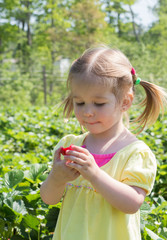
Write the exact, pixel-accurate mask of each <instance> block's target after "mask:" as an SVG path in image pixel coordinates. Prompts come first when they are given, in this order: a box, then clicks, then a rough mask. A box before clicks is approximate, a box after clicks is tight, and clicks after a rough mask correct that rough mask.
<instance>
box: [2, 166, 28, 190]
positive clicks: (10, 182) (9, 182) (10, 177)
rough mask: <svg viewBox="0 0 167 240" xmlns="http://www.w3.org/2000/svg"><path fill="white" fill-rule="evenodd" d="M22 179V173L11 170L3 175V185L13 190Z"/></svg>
mask: <svg viewBox="0 0 167 240" xmlns="http://www.w3.org/2000/svg"><path fill="white" fill-rule="evenodd" d="M23 178H24V173H23V171H21V170H13V171H10V172H8V173H6V174H5V185H6V186H8V187H9V188H13V187H14V186H15V185H17V184H18V183H20V182H21V181H22V180H23Z"/></svg>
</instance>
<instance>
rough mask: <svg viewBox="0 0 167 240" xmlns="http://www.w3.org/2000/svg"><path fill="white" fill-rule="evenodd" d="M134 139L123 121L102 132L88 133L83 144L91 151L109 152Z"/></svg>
mask: <svg viewBox="0 0 167 240" xmlns="http://www.w3.org/2000/svg"><path fill="white" fill-rule="evenodd" d="M136 140H137V139H136V137H135V136H134V135H133V134H132V133H130V132H129V131H128V130H127V129H126V128H125V126H124V125H123V123H120V124H118V125H115V126H114V128H113V129H110V131H107V132H106V133H103V134H102V133H101V134H91V133H89V134H88V136H87V137H86V139H85V142H84V144H85V145H86V148H87V149H88V150H89V151H90V152H91V153H95V154H110V153H113V152H117V151H119V150H120V149H121V148H123V147H125V146H126V145H128V144H130V143H132V142H133V141H136Z"/></svg>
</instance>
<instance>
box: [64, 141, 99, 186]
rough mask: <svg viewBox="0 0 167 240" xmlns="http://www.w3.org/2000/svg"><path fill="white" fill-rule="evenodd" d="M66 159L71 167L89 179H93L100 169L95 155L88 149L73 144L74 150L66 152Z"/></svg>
mask: <svg viewBox="0 0 167 240" xmlns="http://www.w3.org/2000/svg"><path fill="white" fill-rule="evenodd" d="M64 159H65V160H66V165H67V166H68V167H69V168H72V169H75V170H76V171H78V172H79V173H80V174H81V175H82V176H83V177H84V178H85V179H87V180H88V181H91V179H92V178H93V177H94V176H96V174H97V173H98V171H99V170H100V168H99V167H98V166H97V164H96V162H95V160H94V157H93V156H92V155H91V154H90V152H89V151H88V150H87V149H85V148H82V147H78V146H75V145H72V150H68V151H67V152H66V155H65V156H64Z"/></svg>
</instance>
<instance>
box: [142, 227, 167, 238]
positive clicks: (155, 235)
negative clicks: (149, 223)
mask: <svg viewBox="0 0 167 240" xmlns="http://www.w3.org/2000/svg"><path fill="white" fill-rule="evenodd" d="M145 230H146V232H147V233H148V235H149V236H150V237H151V239H152V240H164V239H163V238H161V237H159V236H158V235H157V234H155V233H154V232H153V231H151V230H150V229H148V228H146V227H145Z"/></svg>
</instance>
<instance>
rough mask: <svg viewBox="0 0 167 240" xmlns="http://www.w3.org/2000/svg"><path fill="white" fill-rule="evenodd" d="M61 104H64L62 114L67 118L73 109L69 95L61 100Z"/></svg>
mask: <svg viewBox="0 0 167 240" xmlns="http://www.w3.org/2000/svg"><path fill="white" fill-rule="evenodd" d="M62 105H63V106H64V110H63V115H64V116H65V117H66V118H69V117H70V115H71V113H72V111H73V101H72V97H71V95H69V96H68V97H66V99H65V100H64V101H63V103H62Z"/></svg>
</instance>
